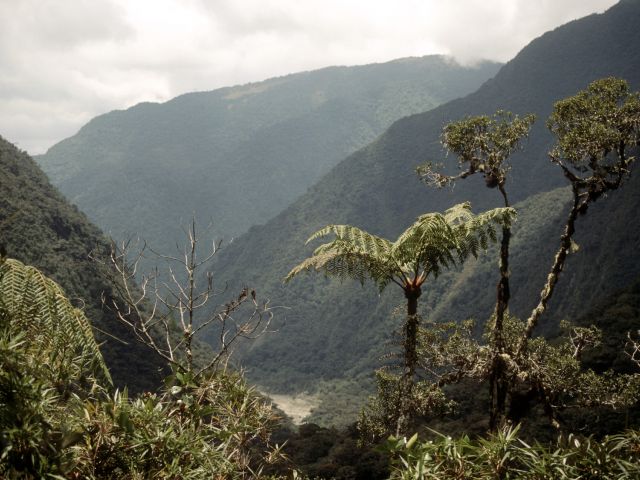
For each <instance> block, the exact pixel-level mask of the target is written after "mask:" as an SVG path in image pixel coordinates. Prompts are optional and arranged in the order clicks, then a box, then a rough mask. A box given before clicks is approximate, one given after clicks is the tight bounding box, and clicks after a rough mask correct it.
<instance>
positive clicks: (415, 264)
mask: <svg viewBox="0 0 640 480" xmlns="http://www.w3.org/2000/svg"><path fill="white" fill-rule="evenodd" d="M514 218H515V210H513V209H512V208H496V209H494V210H490V211H488V212H484V213H482V214H480V215H474V214H473V212H472V211H471V204H469V203H461V204H458V205H455V206H454V207H452V208H450V209H449V210H447V211H446V212H445V213H444V214H442V213H437V212H436V213H427V214H424V215H421V216H420V217H418V219H417V220H416V221H415V222H414V223H413V225H411V226H410V227H409V228H407V229H406V230H405V231H404V232H403V233H402V234H401V235H400V236H399V237H398V239H397V240H396V241H395V242H393V243H391V242H390V241H389V240H386V239H384V238H380V237H377V236H376V235H372V234H370V233H368V232H365V231H364V230H361V229H359V228H357V227H352V226H350V225H328V226H326V227H324V228H322V229H320V230H318V231H317V232H315V233H314V234H313V235H311V237H309V240H307V243H309V242H311V241H313V240H316V239H319V238H323V237H326V236H328V235H333V236H334V239H333V240H332V241H330V242H328V243H324V244H322V245H320V246H319V247H318V248H316V249H315V251H314V252H313V255H312V256H311V257H309V258H307V259H306V260H304V261H302V262H301V263H300V264H298V265H297V266H295V267H294V268H293V269H292V270H291V271H290V272H289V274H288V275H287V277H286V279H285V281H289V280H291V279H292V278H293V277H295V276H296V275H298V274H299V273H301V272H304V271H309V270H316V271H321V272H324V273H325V274H326V275H331V276H336V277H339V278H346V277H350V278H355V279H357V280H359V281H360V282H361V283H364V281H365V280H366V279H367V278H370V279H371V280H373V281H374V282H375V283H376V284H377V286H378V288H379V289H380V290H383V289H384V288H385V287H386V286H387V285H388V284H389V283H391V282H393V283H395V284H396V285H398V286H399V287H400V288H402V290H403V291H404V295H405V298H406V299H407V320H406V322H405V325H404V328H403V330H404V341H403V348H404V366H403V374H402V379H401V381H400V382H398V385H399V391H398V392H397V393H398V394H399V398H401V399H402V403H403V405H402V406H401V408H400V409H399V410H400V411H399V412H396V413H397V414H398V417H397V418H394V419H385V420H384V421H385V423H386V424H387V425H388V427H393V425H391V424H392V423H394V422H395V426H396V434H399V433H400V432H402V431H404V430H405V429H406V427H407V426H408V423H409V419H410V417H411V415H412V414H413V410H414V409H415V402H413V401H412V400H411V397H412V395H413V393H412V392H413V390H414V389H413V387H414V376H415V372H416V365H417V356H416V341H417V340H416V339H417V330H418V321H419V318H418V315H417V312H418V310H417V309H418V298H419V297H420V295H421V294H422V285H423V284H424V282H425V281H426V280H427V278H428V277H429V276H433V277H436V276H437V275H438V274H439V273H440V270H441V269H443V268H449V267H451V266H453V265H455V264H457V263H462V262H463V261H464V260H465V259H466V258H467V257H469V255H473V256H476V255H477V254H478V252H479V251H480V250H481V249H484V248H486V247H487V244H488V243H489V242H490V241H495V239H496V232H495V227H496V225H500V226H503V227H504V226H506V225H509V224H510V223H511V222H512V221H513V219H514Z"/></svg>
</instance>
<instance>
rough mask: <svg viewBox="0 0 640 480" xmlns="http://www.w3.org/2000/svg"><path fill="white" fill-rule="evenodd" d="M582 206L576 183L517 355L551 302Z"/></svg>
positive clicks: (522, 349) (524, 346) (524, 347)
mask: <svg viewBox="0 0 640 480" xmlns="http://www.w3.org/2000/svg"><path fill="white" fill-rule="evenodd" d="M582 206H583V205H582V203H581V202H580V194H579V193H578V190H577V187H576V186H575V185H574V187H573V206H572V207H571V211H570V212H569V218H567V223H566V226H565V229H564V233H563V234H562V237H561V238H560V248H559V249H558V252H557V253H556V256H555V259H554V261H553V265H552V266H551V272H550V273H549V276H548V277H547V283H545V285H544V288H543V289H542V291H541V292H540V302H539V303H538V305H537V306H536V308H534V309H533V311H532V312H531V315H530V316H529V318H528V319H527V324H526V327H525V331H524V334H523V335H522V338H521V339H520V344H519V345H518V350H517V353H516V356H520V355H521V354H522V353H523V352H524V350H525V349H526V345H527V340H528V339H530V338H531V335H532V334H533V330H534V329H535V328H536V326H537V325H538V321H539V319H540V316H541V315H542V314H543V313H544V312H545V310H546V308H547V303H548V302H549V299H550V298H551V295H553V291H554V290H555V287H556V283H557V282H558V277H559V276H560V272H562V269H563V268H564V263H565V261H566V259H567V255H568V254H569V252H570V250H571V239H572V237H573V234H574V232H575V221H576V218H577V217H578V213H579V212H580V208H581V207H582Z"/></svg>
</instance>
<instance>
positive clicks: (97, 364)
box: [0, 259, 111, 389]
mask: <svg viewBox="0 0 640 480" xmlns="http://www.w3.org/2000/svg"><path fill="white" fill-rule="evenodd" d="M0 308H1V309H3V310H4V311H5V312H6V314H7V315H8V316H9V317H10V318H12V319H13V322H14V323H15V325H12V326H11V328H12V329H13V331H16V332H22V333H24V334H25V335H26V336H28V338H29V348H30V349H33V352H37V353H38V354H39V355H42V356H43V357H46V358H47V360H48V362H47V363H46V364H45V365H44V366H43V367H44V368H46V369H47V370H48V372H47V373H48V376H49V378H50V379H51V380H52V382H53V383H54V384H58V385H60V387H59V388H63V387H62V386H63V385H67V384H69V383H71V382H79V381H80V379H82V378H86V377H87V376H97V377H98V378H100V379H102V380H104V381H106V382H107V383H111V377H110V375H109V371H108V370H107V366H106V364H105V363H104V360H103V358H102V355H101V354H100V350H99V348H98V345H97V343H96V341H95V339H94V337H93V334H92V332H91V325H90V324H89V320H87V318H86V317H85V316H84V313H83V312H82V311H81V310H79V309H77V308H75V307H73V306H72V305H71V303H70V302H69V300H67V298H66V297H65V295H64V292H63V291H62V289H61V288H60V287H59V286H58V285H57V284H56V283H55V282H53V281H52V280H49V279H48V278H47V277H45V276H44V275H43V274H42V273H40V271H38V270H37V269H35V268H33V267H29V266H25V265H24V264H22V263H21V262H19V261H17V260H13V259H6V260H5V259H0ZM64 388H65V389H66V388H68V387H64Z"/></svg>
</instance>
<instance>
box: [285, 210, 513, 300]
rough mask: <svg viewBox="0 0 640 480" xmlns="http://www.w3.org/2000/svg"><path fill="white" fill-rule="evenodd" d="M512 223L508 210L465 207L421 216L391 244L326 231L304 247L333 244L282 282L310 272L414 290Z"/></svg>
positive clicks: (339, 229)
mask: <svg viewBox="0 0 640 480" xmlns="http://www.w3.org/2000/svg"><path fill="white" fill-rule="evenodd" d="M514 218H515V210H513V209H512V208H496V209H494V210H490V211H488V212H484V213H482V214H479V215H474V214H473V213H472V212H471V204H469V203H468V202H467V203H461V204H458V205H455V206H454V207H452V208H450V209H449V210H447V211H446V212H445V213H444V214H441V213H427V214H424V215H421V216H420V217H418V219H417V220H416V221H415V222H414V223H413V225H411V226H410V227H409V228H408V229H407V230H405V231H404V232H403V233H402V234H401V235H400V236H399V237H398V239H397V240H396V241H395V242H393V243H392V242H390V241H389V240H386V239H384V238H381V237H378V236H376V235H372V234H370V233H368V232H365V231H364V230H361V229H359V228H357V227H353V226H350V225H328V226H326V227H324V228H322V229H320V230H318V231H317V232H316V233H314V234H313V235H312V236H311V237H310V238H309V240H307V243H309V242H311V241H313V240H315V239H317V238H321V237H325V236H327V235H329V234H333V235H334V236H335V238H334V240H332V241H331V242H328V243H325V244H323V245H320V246H319V247H318V248H316V250H315V251H314V252H313V255H312V256H311V257H309V258H307V259H306V260H304V261H303V262H302V263H300V264H299V265H297V266H296V267H294V268H293V269H292V270H291V271H290V272H289V274H288V275H287V277H286V279H285V281H288V280H290V279H291V278H293V277H294V276H296V275H297V274H299V273H300V272H303V271H308V270H312V269H313V270H316V271H322V272H324V273H325V274H327V275H332V276H337V277H339V278H346V277H350V278H355V279H357V280H359V281H360V282H364V280H365V279H367V278H371V279H372V280H373V281H374V282H375V283H376V284H377V285H378V288H379V289H380V290H382V289H384V288H385V287H386V286H387V285H388V284H389V283H390V282H394V283H397V284H398V285H400V286H403V287H405V286H407V285H411V284H413V285H415V286H419V285H420V284H422V282H424V280H426V278H427V277H428V276H429V275H430V274H432V275H434V276H437V275H438V274H439V273H440V271H441V269H442V268H449V267H450V266H453V265H455V264H456V263H461V262H463V261H464V260H465V259H466V258H467V257H468V256H469V255H473V256H477V254H478V252H479V251H480V250H481V249H485V248H486V247H487V245H488V243H489V242H490V241H495V238H496V235H495V228H496V226H497V225H503V226H508V225H509V224H510V223H511V222H512V221H513V219H514Z"/></svg>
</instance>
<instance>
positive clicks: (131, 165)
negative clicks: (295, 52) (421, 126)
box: [36, 56, 499, 251]
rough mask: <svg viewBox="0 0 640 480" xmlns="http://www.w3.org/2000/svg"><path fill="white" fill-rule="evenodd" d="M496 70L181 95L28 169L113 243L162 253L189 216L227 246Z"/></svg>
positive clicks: (422, 66)
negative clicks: (413, 117)
mask: <svg viewBox="0 0 640 480" xmlns="http://www.w3.org/2000/svg"><path fill="white" fill-rule="evenodd" d="M498 68H499V65H497V64H495V63H482V64H480V65H478V66H477V67H473V68H466V67H461V66H459V65H457V64H455V63H454V62H453V61H452V60H451V59H448V58H446V57H441V56H429V57H424V58H407V59H401V60H396V61H392V62H388V63H383V64H373V65H365V66H359V67H331V68H325V69H322V70H318V71H312V72H305V73H298V74H292V75H288V76H285V77H279V78H273V79H270V80H266V81H263V82H258V83H252V84H248V85H242V86H236V87H230V88H222V89H218V90H214V91H211V92H198V93H189V94H186V95H182V96H179V97H177V98H174V99H173V100H170V101H168V102H166V103H163V104H155V103H143V104H139V105H136V106H134V107H132V108H129V109H128V110H126V111H114V112H111V113H108V114H105V115H102V116H100V117H97V118H95V119H93V120H92V121H91V122H89V123H88V124H87V125H85V126H84V127H83V128H82V129H81V130H80V131H79V132H78V133H77V134H76V135H75V136H73V137H71V138H68V139H66V140H64V141H62V142H60V143H59V144H57V145H55V146H54V147H52V148H51V149H50V150H49V151H48V152H47V153H46V154H45V155H43V156H40V157H38V158H36V160H37V161H38V162H39V163H40V164H41V165H42V168H43V169H44V171H45V172H46V173H47V174H48V175H49V176H50V178H51V180H52V182H53V184H54V185H56V186H57V187H58V188H59V189H60V190H61V191H62V192H63V193H64V194H65V195H66V196H67V197H68V198H69V199H70V200H71V201H72V202H73V203H75V204H76V205H78V207H79V208H80V209H81V210H82V211H84V212H85V213H86V214H87V215H88V216H89V218H90V219H92V220H93V221H95V222H96V223H97V224H98V225H99V226H100V227H101V228H102V229H103V230H104V231H107V232H111V233H112V235H113V236H114V237H116V238H120V237H121V236H122V235H123V232H125V233H126V234H140V235H141V236H143V237H144V238H145V239H147V240H148V241H149V242H150V243H151V244H152V245H154V246H155V248H157V249H159V250H162V251H167V249H168V248H169V249H171V248H173V246H174V245H175V241H176V240H180V241H181V240H182V237H183V236H182V231H181V229H180V223H181V220H182V221H183V222H184V221H185V220H188V219H189V218H190V217H191V215H192V214H193V213H195V214H196V216H197V217H198V218H200V219H201V221H202V222H205V223H206V222H208V221H209V220H212V221H213V222H214V224H215V233H216V235H218V236H223V237H224V238H227V239H228V238H230V237H232V236H235V235H238V234H240V233H242V232H244V231H245V230H246V229H248V228H249V227H250V226H251V225H254V224H261V223H264V222H265V221H267V220H268V219H269V218H271V217H273V216H274V215H276V214H277V213H279V212H280V211H282V209H283V208H285V207H286V206H287V205H288V204H289V203H290V202H291V201H292V200H293V199H295V198H296V197H297V196H299V195H300V194H302V193H304V192H305V190H306V189H307V188H308V187H309V186H310V185H312V184H313V183H314V182H315V181H316V180H317V179H319V178H320V177H321V176H322V175H323V174H324V173H326V172H327V171H329V169H330V168H331V167H332V166H334V165H335V164H336V163H337V162H338V161H340V160H341V159H342V158H344V157H345V156H346V155H348V154H349V153H352V152H354V151H355V150H357V149H358V148H360V147H362V146H364V145H366V144H367V143H369V142H371V141H372V140H373V139H374V138H375V137H376V136H377V135H379V134H380V133H382V132H383V131H384V130H385V129H386V128H387V127H388V126H389V125H390V124H391V123H392V122H393V121H395V120H397V119H399V118H401V117H403V116H405V115H408V114H411V113H417V112H422V111H425V110H428V109H430V108H433V107H435V106H437V105H439V104H441V103H443V102H445V101H448V100H451V99H453V98H456V97H459V96H461V95H466V94H468V93H470V92H472V91H473V90H475V89H476V88H477V87H478V86H479V85H481V84H482V83H483V82H484V81H485V80H486V79H488V78H490V77H491V76H493V75H494V74H495V72H496V71H497V70H498Z"/></svg>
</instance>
